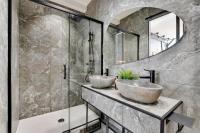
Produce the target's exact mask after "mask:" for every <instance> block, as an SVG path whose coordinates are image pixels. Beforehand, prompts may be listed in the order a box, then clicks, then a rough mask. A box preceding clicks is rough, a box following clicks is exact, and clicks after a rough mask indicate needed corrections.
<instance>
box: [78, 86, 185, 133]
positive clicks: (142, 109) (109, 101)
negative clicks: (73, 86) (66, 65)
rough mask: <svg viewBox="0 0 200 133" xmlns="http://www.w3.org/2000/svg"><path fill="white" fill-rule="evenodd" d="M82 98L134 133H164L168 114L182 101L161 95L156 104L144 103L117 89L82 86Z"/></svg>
mask: <svg viewBox="0 0 200 133" xmlns="http://www.w3.org/2000/svg"><path fill="white" fill-rule="evenodd" d="M82 99H83V100H84V101H86V102H87V103H89V104H91V105H92V106H94V107H95V108H97V109H98V110H100V111H101V112H102V113H104V114H105V115H107V116H108V117H109V118H111V119H112V120H114V121H116V122H117V123H118V124H119V125H121V126H122V127H124V128H125V129H127V130H129V131H131V132H133V133H164V132H165V131H164V129H165V128H164V126H165V120H166V118H167V116H168V115H169V114H170V113H172V112H173V111H174V110H175V109H177V108H178V107H179V106H180V105H181V104H182V102H181V101H179V100H175V99H171V98H166V97H160V98H159V100H158V102H157V103H156V104H152V105H144V104H139V103H134V102H132V101H129V100H126V99H124V98H122V97H121V96H120V94H119V92H118V91H117V90H115V89H114V88H110V89H95V88H92V87H91V86H90V85H84V86H82Z"/></svg>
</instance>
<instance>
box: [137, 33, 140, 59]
mask: <svg viewBox="0 0 200 133" xmlns="http://www.w3.org/2000/svg"><path fill="white" fill-rule="evenodd" d="M139 52H140V36H137V60H139V59H140V53H139Z"/></svg>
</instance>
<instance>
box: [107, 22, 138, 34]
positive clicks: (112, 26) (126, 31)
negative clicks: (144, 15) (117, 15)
mask: <svg viewBox="0 0 200 133" xmlns="http://www.w3.org/2000/svg"><path fill="white" fill-rule="evenodd" d="M109 27H111V28H114V29H117V30H120V31H122V32H125V33H128V34H132V35H135V36H140V35H139V34H137V33H134V32H130V31H128V30H124V29H122V28H119V27H117V26H114V25H112V24H110V25H109Z"/></svg>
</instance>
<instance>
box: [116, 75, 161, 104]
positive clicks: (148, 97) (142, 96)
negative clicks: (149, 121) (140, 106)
mask: <svg viewBox="0 0 200 133" xmlns="http://www.w3.org/2000/svg"><path fill="white" fill-rule="evenodd" d="M116 86H117V88H118V90H119V92H120V94H121V95H122V96H123V97H125V98H127V99H130V100H133V101H136V102H139V103H145V104H151V103H155V102H156V101H157V100H158V98H159V96H160V94H161V92H162V90H163V87H162V86H160V85H158V84H153V83H150V82H143V81H140V80H120V79H119V80H117V81H116Z"/></svg>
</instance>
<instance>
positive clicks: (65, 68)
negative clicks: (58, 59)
mask: <svg viewBox="0 0 200 133" xmlns="http://www.w3.org/2000/svg"><path fill="white" fill-rule="evenodd" d="M63 66H64V79H66V77H67V72H66V71H67V67H66V65H65V64H64V65H63Z"/></svg>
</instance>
